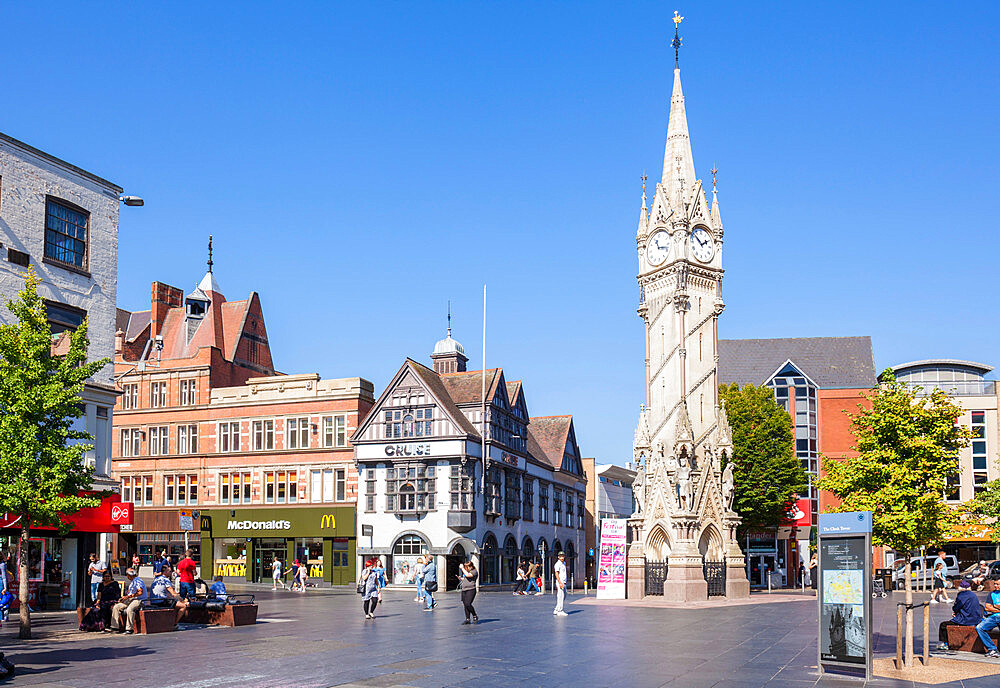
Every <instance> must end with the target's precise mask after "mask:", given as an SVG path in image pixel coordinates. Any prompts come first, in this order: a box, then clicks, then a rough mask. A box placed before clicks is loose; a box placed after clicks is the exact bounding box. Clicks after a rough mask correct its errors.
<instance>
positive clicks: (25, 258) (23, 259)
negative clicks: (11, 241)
mask: <svg viewBox="0 0 1000 688" xmlns="http://www.w3.org/2000/svg"><path fill="white" fill-rule="evenodd" d="M7 260H8V261H9V262H11V263H13V264H14V265H20V266H21V267H22V268H26V267H28V266H29V265H30V264H31V257H30V256H29V255H28V254H27V253H25V252H24V251H18V250H17V249H16V248H11V247H10V246H8V247H7Z"/></svg>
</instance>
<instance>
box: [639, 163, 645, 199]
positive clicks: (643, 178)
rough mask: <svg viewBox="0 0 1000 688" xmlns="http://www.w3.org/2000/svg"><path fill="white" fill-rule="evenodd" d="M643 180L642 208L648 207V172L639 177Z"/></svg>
mask: <svg viewBox="0 0 1000 688" xmlns="http://www.w3.org/2000/svg"><path fill="white" fill-rule="evenodd" d="M639 179H641V180H642V207H643V208H645V207H646V170H643V171H642V176H641V177H639Z"/></svg>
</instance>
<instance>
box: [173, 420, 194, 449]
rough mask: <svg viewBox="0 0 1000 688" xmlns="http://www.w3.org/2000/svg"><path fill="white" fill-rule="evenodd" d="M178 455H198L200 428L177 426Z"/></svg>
mask: <svg viewBox="0 0 1000 688" xmlns="http://www.w3.org/2000/svg"><path fill="white" fill-rule="evenodd" d="M177 453H178V454H197V453H198V426H197V425H179V426H177Z"/></svg>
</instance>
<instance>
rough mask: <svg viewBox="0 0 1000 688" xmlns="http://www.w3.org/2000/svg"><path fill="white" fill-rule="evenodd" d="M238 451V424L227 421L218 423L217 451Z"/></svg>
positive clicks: (237, 422)
mask: <svg viewBox="0 0 1000 688" xmlns="http://www.w3.org/2000/svg"><path fill="white" fill-rule="evenodd" d="M239 450H240V423H239V421H227V422H225V423H219V451H220V452H238V451H239Z"/></svg>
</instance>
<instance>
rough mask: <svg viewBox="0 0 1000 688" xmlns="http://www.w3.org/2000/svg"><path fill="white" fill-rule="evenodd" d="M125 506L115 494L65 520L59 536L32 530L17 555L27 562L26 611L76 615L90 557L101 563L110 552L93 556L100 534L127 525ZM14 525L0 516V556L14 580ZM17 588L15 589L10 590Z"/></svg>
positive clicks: (85, 594) (85, 591)
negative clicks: (1, 554) (66, 611)
mask: <svg viewBox="0 0 1000 688" xmlns="http://www.w3.org/2000/svg"><path fill="white" fill-rule="evenodd" d="M130 507H131V505H124V504H122V503H121V501H120V497H119V495H118V494H112V495H111V496H109V497H106V498H104V499H103V500H102V502H101V504H100V505H98V506H96V507H93V508H89V509H82V510H81V511H79V512H77V513H76V514H74V515H73V516H72V517H69V518H67V519H66V520H68V521H72V522H73V529H72V530H70V531H69V532H68V533H66V534H65V535H60V534H59V532H58V531H57V530H56V529H54V528H32V529H31V532H30V537H29V538H28V541H27V542H26V543H23V546H22V547H21V552H22V553H23V555H24V556H25V557H26V558H27V562H28V604H29V606H30V607H31V609H32V611H39V610H43V609H76V608H77V606H79V605H86V604H88V603H89V602H90V600H89V593H90V578H89V577H88V576H87V567H88V565H89V557H90V554H91V553H94V554H96V555H98V557H100V558H102V559H105V560H107V559H108V558H109V555H110V552H102V551H100V550H99V543H100V537H99V536H100V534H102V533H115V534H117V533H118V530H119V527H120V525H122V524H127V523H128V522H130V521H131V518H132V510H131V508H130ZM20 540H21V530H20V519H19V518H17V517H16V516H12V515H11V514H0V550H3V551H5V552H7V554H8V556H9V559H8V566H9V570H10V571H11V573H12V574H14V576H15V577H17V576H20V570H21V567H20V560H19V559H18V543H19V542H20ZM17 588H18V583H15V590H17Z"/></svg>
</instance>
